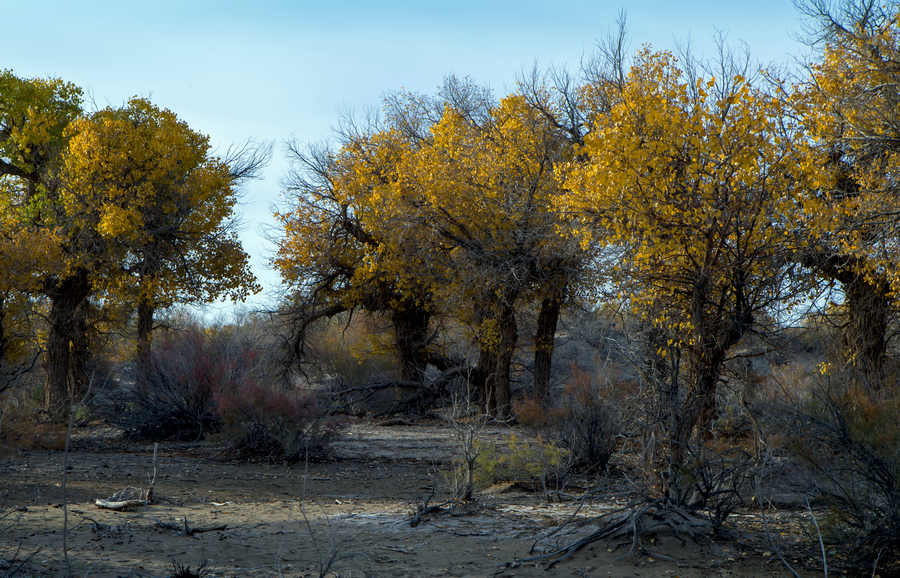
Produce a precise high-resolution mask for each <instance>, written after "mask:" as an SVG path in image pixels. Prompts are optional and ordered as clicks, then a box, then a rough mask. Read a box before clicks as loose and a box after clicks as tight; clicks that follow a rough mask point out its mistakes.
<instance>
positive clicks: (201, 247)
mask: <svg viewBox="0 0 900 578" xmlns="http://www.w3.org/2000/svg"><path fill="white" fill-rule="evenodd" d="M268 157H269V150H268V147H266V146H258V145H255V144H254V143H252V142H248V143H247V144H246V145H243V146H238V147H234V148H232V149H231V150H229V152H228V154H226V155H225V158H219V157H217V156H215V155H214V154H213V153H212V151H211V150H210V144H209V141H208V138H207V137H206V136H204V135H202V134H200V133H198V132H196V131H194V130H192V129H191V128H190V127H189V126H188V125H187V124H186V123H184V122H183V121H181V120H179V119H178V118H177V116H176V115H175V114H174V113H172V112H170V111H168V110H164V109H160V108H158V107H156V106H154V105H153V104H151V103H150V102H149V101H148V100H146V99H143V98H133V99H131V100H130V101H129V102H128V103H127V104H125V105H123V106H121V107H108V108H105V109H102V110H95V111H87V110H85V109H84V107H83V102H82V91H81V90H80V89H79V88H78V87H76V86H74V85H73V84H70V83H67V82H64V81H62V80H59V79H25V78H19V77H17V76H16V75H15V74H14V73H13V72H11V71H3V72H2V73H0V269H2V271H3V274H2V275H0V365H2V367H3V369H4V371H7V372H9V373H10V374H12V373H14V369H15V368H16V367H17V366H18V365H19V364H21V363H23V362H24V361H28V360H27V359H23V357H26V356H27V355H28V353H29V351H34V350H42V351H43V366H44V370H45V371H44V373H45V383H44V409H45V410H46V411H47V412H48V414H49V416H50V417H51V418H52V419H54V420H61V419H64V418H65V417H66V416H67V415H68V412H69V408H70V405H71V403H72V400H73V399H74V400H78V399H80V398H81V397H82V396H83V395H84V394H85V393H86V392H87V390H88V388H89V386H90V381H91V375H92V372H93V369H92V354H93V353H94V352H95V350H96V340H97V337H98V336H99V335H100V334H101V333H102V332H104V331H110V330H112V329H116V328H121V327H130V328H136V334H137V338H136V342H137V343H138V347H137V357H138V358H139V359H145V358H146V357H147V355H148V353H149V351H150V338H151V332H152V330H153V328H154V314H155V312H156V311H157V310H158V309H159V308H165V307H169V306H171V305H173V304H176V303H193V302H204V301H209V300H212V299H214V298H217V297H220V296H229V297H231V298H234V299H242V298H243V297H245V296H246V295H247V294H248V293H249V292H252V291H256V290H257V284H256V280H255V278H254V276H253V275H252V274H251V272H250V269H249V264H248V256H247V254H246V253H245V252H244V250H243V249H242V247H241V243H240V241H239V239H238V237H237V235H236V231H235V228H234V224H235V203H236V200H237V187H238V186H239V185H240V183H241V182H242V181H243V180H245V179H248V178H252V177H253V176H254V175H255V174H256V173H257V171H258V170H259V169H260V168H261V167H262V166H264V165H265V163H266V162H267V161H268ZM29 343H31V344H36V347H28V344H29ZM34 360H36V358H35V359H34ZM34 360H32V362H33V361H34Z"/></svg>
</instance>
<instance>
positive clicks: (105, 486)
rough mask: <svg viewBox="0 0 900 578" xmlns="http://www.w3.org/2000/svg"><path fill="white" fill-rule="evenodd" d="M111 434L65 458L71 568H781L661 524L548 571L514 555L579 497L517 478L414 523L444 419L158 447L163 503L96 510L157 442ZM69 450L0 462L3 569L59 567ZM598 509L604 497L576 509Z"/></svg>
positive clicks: (464, 571) (756, 571) (102, 572)
mask: <svg viewBox="0 0 900 578" xmlns="http://www.w3.org/2000/svg"><path fill="white" fill-rule="evenodd" d="M488 435H489V436H495V437H500V436H501V435H502V432H500V431H493V432H489V433H488ZM104 444H105V445H106V446H107V447H108V448H109V451H104V452H97V451H76V452H73V453H72V454H71V455H70V456H69V466H70V469H69V470H68V476H67V485H68V502H69V505H68V517H69V521H68V525H69V531H68V534H67V547H68V552H69V557H70V560H71V562H72V565H73V574H72V575H73V576H79V577H80V576H85V575H90V576H97V577H106V576H110V577H114V576H125V575H126V574H128V573H129V572H132V573H137V574H139V575H150V576H157V577H162V576H171V575H172V574H173V573H174V569H173V568H174V567H173V564H180V565H184V566H188V567H190V568H191V569H192V570H194V571H196V569H197V566H198V565H199V564H201V563H202V561H203V560H205V561H206V568H205V569H204V571H205V572H208V573H209V574H210V575H216V576H251V575H252V576H279V575H282V576H285V577H294V576H319V575H320V570H321V569H322V568H323V567H325V566H327V565H328V563H329V560H332V559H333V562H334V563H333V564H332V565H331V568H330V569H331V570H332V571H333V573H332V574H330V575H331V576H347V577H349V576H360V577H361V576H366V575H371V576H378V577H382V576H385V577H386V576H394V577H404V576H408V577H413V576H424V577H429V576H484V577H488V576H490V577H498V576H500V577H506V576H535V577H536V576H548V575H553V576H557V575H558V576H570V575H572V576H601V577H604V576H669V577H670V576H682V577H686V578H698V577H707V576H709V577H712V576H715V577H720V576H760V575H764V574H765V575H770V576H778V575H787V573H786V572H785V571H783V570H782V568H781V565H780V564H779V563H778V561H777V560H776V559H775V557H774V556H772V555H771V552H767V551H766V550H765V549H764V546H762V545H761V544H758V545H757V547H756V548H749V549H745V550H744V551H740V550H739V547H738V545H737V544H732V543H729V542H716V543H713V544H707V545H702V546H699V545H696V544H688V545H687V546H682V545H681V544H680V543H679V542H678V541H676V540H674V539H662V538H661V539H660V541H659V543H654V545H653V548H656V549H657V551H658V552H659V554H661V555H663V556H657V557H655V558H654V557H653V556H649V557H647V556H645V557H643V558H641V559H640V560H639V564H638V565H637V566H635V565H634V564H633V563H632V562H631V561H630V559H628V557H627V548H625V547H619V548H615V546H616V545H615V544H605V543H597V544H594V545H593V546H592V547H589V548H587V549H585V550H584V551H582V552H579V553H578V554H577V555H575V556H573V557H572V558H571V559H570V560H568V561H566V562H564V563H563V564H560V565H559V566H557V567H556V568H554V569H553V570H552V571H551V572H547V571H545V570H544V567H543V566H540V565H537V564H534V563H530V564H525V563H521V562H519V561H520V560H522V559H523V558H527V557H528V556H529V555H530V548H531V546H532V544H533V543H534V541H535V537H537V536H539V535H541V533H545V532H547V531H549V530H551V529H552V528H554V527H555V526H556V525H557V524H559V522H560V521H561V520H562V519H564V518H565V517H567V516H568V515H569V514H570V513H571V512H572V511H573V508H574V505H573V504H572V503H563V504H548V503H546V501H545V500H544V499H543V498H542V497H541V496H539V495H535V494H532V493H529V492H524V491H521V490H518V489H516V487H514V486H506V487H498V488H494V489H493V490H492V491H491V492H488V493H484V494H482V495H480V497H479V500H478V503H477V504H476V505H473V507H471V508H468V509H467V510H466V511H458V512H456V515H453V516H450V515H443V516H438V517H434V518H432V519H429V520H427V521H425V522H424V523H422V524H420V525H418V526H416V527H411V526H410V525H409V523H408V521H407V520H408V518H409V515H410V513H411V511H412V504H413V503H414V502H415V501H416V500H420V499H421V498H422V497H423V496H425V495H426V494H428V493H429V490H430V488H431V487H432V484H433V472H434V471H435V470H436V469H437V470H442V469H443V470H447V469H448V465H449V463H450V461H451V460H452V457H453V452H454V449H453V448H454V441H453V432H452V430H450V429H449V428H445V427H431V426H413V427H378V426H375V425H371V424H363V425H357V426H355V427H353V428H352V429H351V431H350V432H349V435H348V436H347V437H346V438H345V439H344V440H342V441H341V442H339V443H338V444H337V446H336V450H337V454H338V456H339V458H338V459H337V460H336V461H332V462H327V463H321V464H312V465H310V466H309V469H308V471H307V470H306V468H305V467H304V466H302V465H300V466H282V465H269V464H235V463H227V462H222V461H218V460H216V459H214V455H215V453H216V451H217V450H218V448H217V447H216V446H214V445H197V446H183V445H182V446H161V448H160V453H159V462H158V463H159V471H158V477H157V482H156V487H155V491H156V496H157V498H158V499H159V501H158V502H157V503H156V504H154V505H151V506H146V507H139V508H137V509H135V510H134V511H131V512H113V511H109V510H100V509H98V508H96V507H95V506H94V504H93V500H94V499H95V498H105V497H109V496H110V495H112V494H113V493H114V492H116V491H118V490H121V489H123V488H125V487H128V486H135V487H146V486H147V476H148V475H149V474H150V473H151V472H152V448H151V447H148V446H141V447H131V448H130V449H128V451H123V450H122V448H119V449H115V444H116V442H115V441H114V440H108V441H107V442H104ZM62 463H63V456H62V454H61V453H59V452H26V453H23V454H21V455H19V456H18V457H17V458H15V459H13V460H12V461H9V462H7V463H5V464H3V465H2V466H0V512H2V516H3V518H2V521H0V576H3V575H4V572H7V573H8V572H9V571H10V568H15V567H16V566H17V565H18V564H20V563H22V561H25V560H27V562H26V566H25V568H27V571H23V573H22V575H26V576H35V575H37V576H65V574H66V565H65V560H64V553H63V543H62V542H63V532H62V528H63V508H62V507H61V503H62V499H63V494H62V487H61V486H62V483H61V482H62V472H63V466H62ZM304 496H305V499H304ZM607 507H609V504H608V503H600V502H598V503H596V504H592V505H590V507H589V508H587V509H585V510H584V511H583V514H584V515H585V516H593V515H596V513H597V512H598V511H600V510H601V509H602V508H607ZM185 524H187V529H188V530H187V532H186V531H185ZM198 530H199V531H198ZM589 530H590V528H589V527H587V528H582V529H581V530H580V532H581V533H585V532H587V531H589ZM567 539H571V537H570V538H567ZM539 546H540V547H547V548H549V547H551V546H552V544H551V543H550V542H549V541H544V542H542V543H541V544H540V545H539ZM610 550H612V551H610ZM664 557H669V558H672V559H674V560H676V561H677V562H672V561H668V560H666V559H665V558H664ZM4 563H7V564H11V566H7V568H6V569H4V566H3V564H4Z"/></svg>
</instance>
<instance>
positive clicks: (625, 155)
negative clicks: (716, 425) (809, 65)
mask: <svg viewBox="0 0 900 578" xmlns="http://www.w3.org/2000/svg"><path fill="white" fill-rule="evenodd" d="M686 76H687V75H686V74H685V70H684V69H683V68H682V67H681V66H680V65H679V64H678V62H677V61H676V59H675V58H674V57H673V56H672V55H671V54H669V53H666V52H651V51H650V50H649V49H648V48H645V49H643V50H641V51H640V52H639V53H638V55H637V56H636V58H635V62H634V64H633V66H632V67H631V70H630V71H629V73H628V75H627V77H626V78H625V79H624V82H623V83H622V84H621V86H615V85H611V88H612V89H614V90H617V91H618V94H614V95H610V97H609V101H610V102H612V103H613V104H612V106H611V108H610V110H609V112H608V114H604V115H598V116H597V117H596V118H595V121H594V122H595V127H594V130H592V131H591V132H590V134H588V135H587V137H586V138H585V145H584V147H583V149H581V150H580V151H579V152H580V153H581V154H585V155H587V156H588V157H589V161H588V162H587V163H583V164H576V165H573V166H572V167H570V168H566V169H564V173H565V174H566V181H565V183H566V187H567V189H568V191H567V192H566V193H565V194H563V195H561V196H560V197H559V202H560V206H561V208H562V209H564V210H567V211H576V212H582V213H585V214H586V217H585V226H586V232H585V234H588V235H591V236H592V237H595V238H599V239H600V240H601V241H602V242H603V243H605V244H607V245H610V246H616V247H619V248H621V249H622V250H623V251H624V254H625V256H626V257H625V258H624V259H623V261H622V262H621V264H620V265H619V271H620V277H619V281H618V283H619V287H620V289H621V290H622V291H623V293H624V294H626V295H629V300H630V303H631V307H632V308H633V310H634V312H635V313H637V314H639V315H640V314H642V313H644V314H650V315H651V318H650V319H648V322H650V323H652V324H653V325H655V326H657V327H659V328H661V330H662V331H663V334H664V335H666V336H667V342H666V343H663V344H662V345H661V349H660V352H659V353H660V354H668V355H679V356H680V360H681V363H673V364H672V367H673V370H672V373H671V375H670V376H669V382H668V384H667V386H668V387H667V391H666V392H665V393H666V396H665V399H664V400H663V401H662V406H663V408H664V409H665V410H666V414H665V415H664V416H663V417H664V419H665V422H666V427H667V430H668V438H669V440H670V452H669V456H670V458H671V462H672V463H674V464H675V465H678V464H680V463H681V462H682V460H683V457H684V452H685V449H686V447H687V444H688V443H689V442H690V440H691V437H692V432H693V430H694V428H695V427H697V426H699V428H700V429H701V430H707V429H708V428H709V427H710V425H711V422H712V420H713V419H714V417H715V407H716V391H717V386H718V383H719V378H720V375H721V372H722V369H723V366H724V363H725V361H726V360H727V359H728V355H729V353H730V352H731V351H732V348H733V347H734V346H735V345H736V344H738V343H739V342H740V341H741V339H742V337H744V335H745V334H747V333H748V332H750V331H754V330H755V329H756V328H757V327H758V323H759V321H760V317H761V314H762V313H764V312H766V311H767V309H768V308H769V307H770V306H772V305H773V304H776V303H777V302H778V301H779V300H780V299H781V298H782V296H783V293H782V291H783V290H784V289H785V287H786V282H787V281H786V278H785V276H784V272H785V263H786V261H787V259H786V257H787V255H789V251H790V249H791V247H792V244H793V243H794V238H793V231H794V230H795V228H796V225H797V223H796V222H795V218H796V211H795V207H796V206H797V202H798V199H799V197H800V193H801V192H803V191H805V190H806V189H807V187H806V186H804V185H805V183H806V181H805V179H806V176H805V175H804V174H803V173H802V171H801V170H800V164H799V163H798V162H797V160H798V159H797V153H796V151H794V149H793V146H794V143H793V139H792V138H791V137H792V135H791V134H790V133H789V132H788V131H787V130H786V129H787V127H786V125H785V124H783V123H782V122H781V119H782V115H781V109H780V104H779V102H778V101H777V100H776V99H773V98H770V97H768V96H767V95H766V94H764V93H761V92H759V91H757V90H755V89H754V88H753V87H752V86H751V85H750V84H749V83H748V82H747V81H746V80H745V79H744V78H742V77H740V76H735V77H734V78H725V79H718V80H717V79H711V80H703V79H701V78H696V80H695V81H693V82H689V81H687V80H686ZM682 367H683V369H682Z"/></svg>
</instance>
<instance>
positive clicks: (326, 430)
mask: <svg viewBox="0 0 900 578" xmlns="http://www.w3.org/2000/svg"><path fill="white" fill-rule="evenodd" d="M216 402H217V410H216V411H217V415H218V416H219V417H221V419H222V421H223V424H224V430H223V436H226V437H227V438H228V439H230V440H232V449H233V452H234V453H235V454H236V455H237V457H240V458H243V459H250V460H255V459H262V460H266V461H279V462H281V461H283V462H297V461H301V460H304V459H321V458H323V457H326V456H327V455H328V453H329V449H330V443H331V441H332V440H333V439H334V438H335V437H337V436H338V435H339V434H340V432H341V430H342V429H343V426H342V424H341V423H340V422H339V421H336V420H335V419H332V418H329V417H328V416H327V413H326V412H325V410H324V409H323V408H322V406H321V405H320V404H319V402H318V400H317V399H316V397H315V396H314V395H311V394H309V393H304V392H296V391H277V390H274V389H271V388H267V387H264V386H261V385H260V384H258V383H256V382H255V381H252V380H248V381H245V382H242V383H239V384H236V385H235V386H234V387H230V388H227V389H226V390H224V391H221V392H220V393H218V394H217V396H216Z"/></svg>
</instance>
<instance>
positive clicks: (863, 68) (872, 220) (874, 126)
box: [792, 1, 900, 390]
mask: <svg viewBox="0 0 900 578" xmlns="http://www.w3.org/2000/svg"><path fill="white" fill-rule="evenodd" d="M804 6H805V8H804V11H805V12H806V13H807V15H808V16H811V17H812V20H811V21H810V22H809V23H810V27H811V32H813V33H814V34H815V36H814V37H813V38H812V39H813V40H815V41H816V46H819V47H820V48H821V52H820V58H819V59H818V61H817V62H815V63H813V64H812V65H811V68H810V73H811V74H810V79H809V81H808V82H806V83H804V84H803V85H802V86H801V87H800V89H799V90H797V91H796V92H795V93H794V94H793V95H792V97H793V99H792V103H793V104H794V106H795V107H796V111H797V114H798V115H799V116H801V117H802V119H803V121H804V123H805V125H806V128H807V131H808V133H807V134H808V137H809V138H810V140H811V141H812V142H813V143H814V144H815V147H812V148H811V149H810V150H809V154H808V156H807V158H806V159H805V167H806V170H808V171H809V172H810V173H811V174H812V175H814V177H813V178H814V179H815V182H814V183H813V186H812V187H811V188H810V189H809V191H808V194H807V195H806V198H805V199H804V210H805V212H806V213H807V215H808V216H809V223H810V225H809V227H808V229H807V231H808V235H809V245H808V247H807V249H806V250H804V251H802V252H800V253H799V258H800V260H801V261H802V262H803V263H804V264H805V265H806V266H808V267H810V268H812V269H813V270H814V271H815V272H816V273H817V274H818V275H820V276H821V277H822V278H823V279H825V280H828V281H830V282H834V283H837V284H839V285H840V288H841V289H842V293H843V300H842V301H843V304H842V308H841V309H842V317H843V319H842V329H843V345H844V347H843V349H844V356H845V357H844V361H845V363H847V365H848V366H849V367H851V368H853V369H854V371H855V373H856V375H858V376H859V377H860V378H861V379H863V380H864V381H865V382H866V384H867V385H868V386H869V387H871V388H872V389H873V390H874V389H878V388H879V387H880V386H881V383H882V381H883V379H884V370H883V366H884V360H885V356H886V352H887V345H888V343H887V340H888V331H889V322H890V319H891V316H892V315H894V314H895V312H896V304H895V299H894V297H893V295H894V294H895V293H896V291H897V290H898V289H900V277H898V274H897V272H898V263H900V252H898V248H897V247H898V245H897V242H898V239H900V219H898V217H897V206H898V204H900V189H898V187H897V177H898V171H900V146H898V144H897V143H898V142H900V112H898V111H900V90H898V82H900V20H898V19H900V11H898V10H896V9H893V11H891V10H888V9H885V8H883V7H881V6H880V5H876V4H875V3H873V2H870V1H865V2H844V3H841V4H840V5H839V6H833V5H832V4H831V3H826V2H821V1H814V2H809V3H806V4H804Z"/></svg>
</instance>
